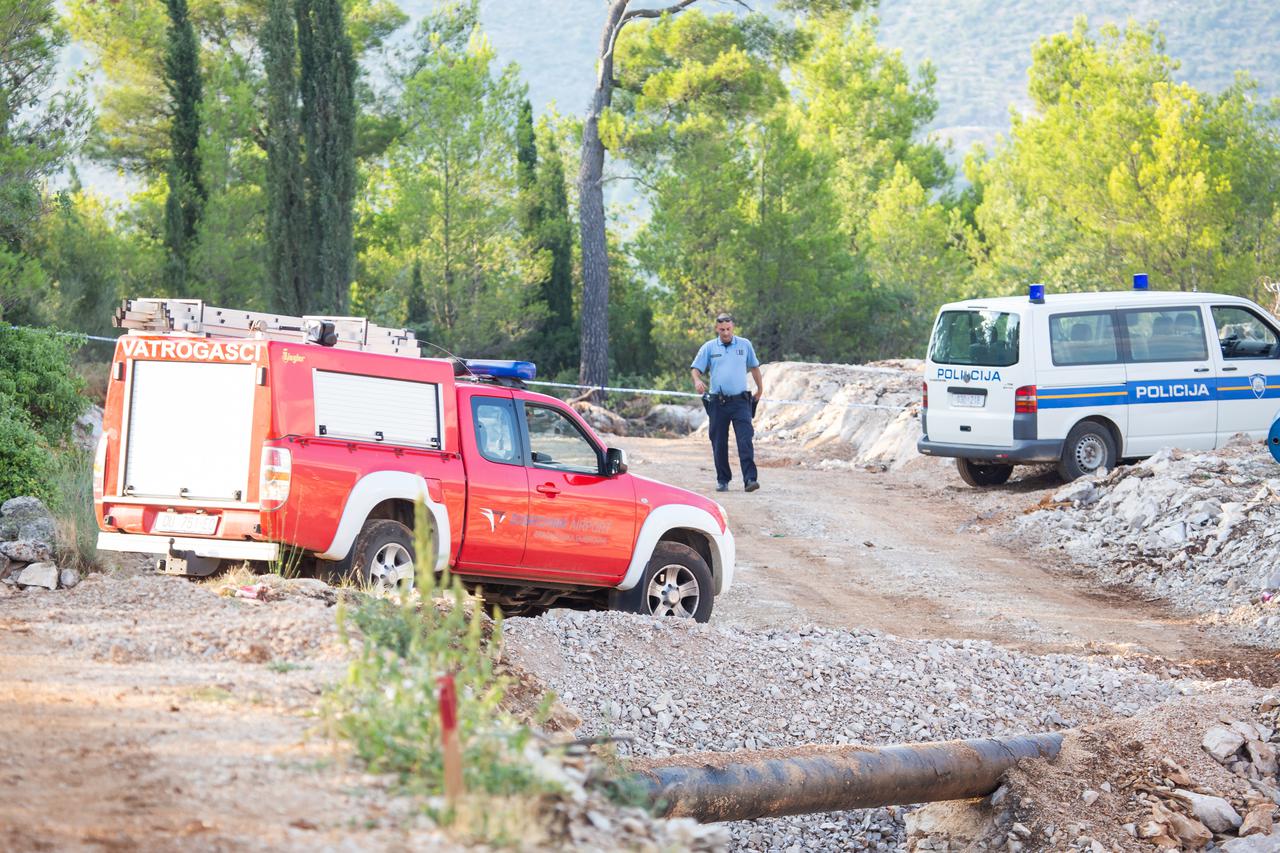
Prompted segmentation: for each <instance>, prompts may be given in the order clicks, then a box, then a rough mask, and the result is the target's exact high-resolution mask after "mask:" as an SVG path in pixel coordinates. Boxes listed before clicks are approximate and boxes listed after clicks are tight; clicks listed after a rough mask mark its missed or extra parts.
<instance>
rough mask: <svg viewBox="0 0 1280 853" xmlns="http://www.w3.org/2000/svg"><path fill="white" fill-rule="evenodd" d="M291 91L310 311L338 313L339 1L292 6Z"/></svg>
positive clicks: (346, 278) (348, 112)
mask: <svg viewBox="0 0 1280 853" xmlns="http://www.w3.org/2000/svg"><path fill="white" fill-rule="evenodd" d="M297 18H298V58H299V69H300V74H299V83H300V86H299V88H300V89H301V91H302V126H303V138H304V140H305V144H306V164H305V167H304V174H305V178H306V187H307V225H308V235H307V243H306V247H305V250H304V260H305V262H306V267H307V285H308V288H307V289H308V291H309V293H310V294H311V298H310V299H309V300H308V302H309V304H310V305H311V307H312V309H313V310H316V311H318V312H321V313H333V314H342V313H345V312H346V310H347V301H348V294H349V287H350V284H351V280H352V278H353V277H354V272H355V246H354V242H353V238H352V211H351V207H352V203H353V201H354V198H355V184H356V166H355V126H356V125H355V112H356V107H355V77H356V62H355V57H354V54H353V52H352V48H351V39H350V38H349V37H348V36H347V32H346V27H345V25H344V23H343V16H342V2H341V0H297Z"/></svg>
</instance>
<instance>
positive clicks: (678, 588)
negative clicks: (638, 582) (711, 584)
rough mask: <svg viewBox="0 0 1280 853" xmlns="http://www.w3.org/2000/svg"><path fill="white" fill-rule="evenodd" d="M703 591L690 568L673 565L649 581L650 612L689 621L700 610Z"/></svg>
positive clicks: (654, 575) (659, 570)
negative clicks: (699, 602) (699, 604)
mask: <svg viewBox="0 0 1280 853" xmlns="http://www.w3.org/2000/svg"><path fill="white" fill-rule="evenodd" d="M701 597H702V591H701V590H700V589H698V579H697V578H696V577H694V575H693V572H692V571H690V569H689V567H688V566H682V565H680V564H679V563H672V564H670V565H666V566H663V567H662V568H660V569H658V570H657V571H656V572H654V573H653V579H652V580H650V581H649V589H648V596H647V598H648V604H649V612H650V613H651V614H653V615H654V616H677V617H679V618H682V619H689V618H691V617H692V616H693V614H694V613H696V612H697V610H698V601H699V600H700V599H701Z"/></svg>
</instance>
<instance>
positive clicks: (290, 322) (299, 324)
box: [111, 299, 422, 358]
mask: <svg viewBox="0 0 1280 853" xmlns="http://www.w3.org/2000/svg"><path fill="white" fill-rule="evenodd" d="M326 324H328V325H329V326H331V327H332V328H331V329H326V328H325V326H326ZM111 325H113V326H115V327H116V328H117V329H129V330H131V331H136V332H151V333H153V334H165V333H168V332H185V333H190V334H197V335H199V334H203V335H217V336H219V337H228V338H251V337H258V338H261V339H265V340H275V341H291V342H294V343H299V344H305V343H312V344H319V343H322V342H323V340H324V338H325V333H326V332H331V333H332V335H333V342H332V343H331V344H327V345H328V346H334V347H337V348H339V349H351V350H362V351H364V352H376V353H383V354H386V355H404V356H413V357H414V358H421V357H422V352H421V350H419V349H418V340H417V337H416V336H415V335H414V333H413V332H412V331H410V330H409V329H392V328H389V327H387V326H379V325H376V324H374V323H370V322H369V321H368V320H367V319H365V318H364V317H323V316H312V315H307V316H302V317H291V316H289V315H288V314H267V313H263V312H260V311H238V310H233V309H230V308H215V307H214V306H212V305H205V304H204V300H203V299H126V300H124V301H123V302H122V303H121V304H120V307H119V308H117V309H116V312H115V314H114V315H113V316H112V318H111Z"/></svg>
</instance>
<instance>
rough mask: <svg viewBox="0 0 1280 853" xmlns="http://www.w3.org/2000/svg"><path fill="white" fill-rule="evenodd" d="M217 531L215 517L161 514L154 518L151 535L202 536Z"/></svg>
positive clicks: (186, 513)
mask: <svg viewBox="0 0 1280 853" xmlns="http://www.w3.org/2000/svg"><path fill="white" fill-rule="evenodd" d="M217 529H218V517H217V516H216V515H202V514H197V513H194V512H168V511H165V512H162V513H160V514H159V515H157V516H156V523H155V525H154V526H153V527H152V528H151V530H152V532H153V533H196V534H200V535H204V536H208V535H210V534H212V533H213V532H214V531H215V530H217Z"/></svg>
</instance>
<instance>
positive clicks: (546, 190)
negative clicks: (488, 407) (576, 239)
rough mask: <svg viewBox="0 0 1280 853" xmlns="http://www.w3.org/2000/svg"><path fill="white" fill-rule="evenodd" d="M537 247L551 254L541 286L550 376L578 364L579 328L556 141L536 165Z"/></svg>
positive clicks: (570, 227) (566, 203) (570, 230)
mask: <svg viewBox="0 0 1280 853" xmlns="http://www.w3.org/2000/svg"><path fill="white" fill-rule="evenodd" d="M537 196H538V203H537V209H538V217H539V220H540V221H539V223H538V245H539V248H542V249H545V250H547V251H548V252H550V253H551V273H550V275H548V276H547V278H546V279H545V280H544V281H543V283H542V298H543V300H545V302H546V304H547V312H548V316H547V321H546V325H545V326H544V340H545V344H546V347H547V351H548V354H547V362H548V368H549V369H550V372H554V373H559V372H560V371H561V370H564V369H566V368H569V367H573V366H574V365H575V364H577V363H578V327H577V323H575V322H574V317H573V224H572V222H571V221H570V219H569V197H568V194H567V193H566V191H565V184H564V161H563V160H562V159H561V158H560V149H559V148H557V147H556V142H555V139H553V138H548V139H547V145H546V154H545V156H544V157H543V158H542V162H541V163H539V165H538V186H537Z"/></svg>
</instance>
